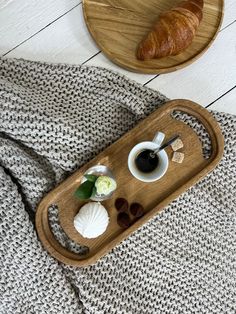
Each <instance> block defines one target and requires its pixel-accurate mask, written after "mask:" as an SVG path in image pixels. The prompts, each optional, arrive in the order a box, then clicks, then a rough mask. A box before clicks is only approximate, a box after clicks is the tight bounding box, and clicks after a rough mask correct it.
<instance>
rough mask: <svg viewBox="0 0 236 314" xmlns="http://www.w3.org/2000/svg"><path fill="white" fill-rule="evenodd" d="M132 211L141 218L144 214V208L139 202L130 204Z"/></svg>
mask: <svg viewBox="0 0 236 314" xmlns="http://www.w3.org/2000/svg"><path fill="white" fill-rule="evenodd" d="M130 212H131V214H132V215H133V216H134V217H136V218H139V217H141V216H143V215H144V208H143V206H142V205H141V204H139V203H132V204H131V205H130Z"/></svg>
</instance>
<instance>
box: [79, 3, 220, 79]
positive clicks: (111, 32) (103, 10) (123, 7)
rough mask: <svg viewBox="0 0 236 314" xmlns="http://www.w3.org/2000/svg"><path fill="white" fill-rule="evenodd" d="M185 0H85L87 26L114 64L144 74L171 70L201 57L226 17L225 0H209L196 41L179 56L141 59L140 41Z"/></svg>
mask: <svg viewBox="0 0 236 314" xmlns="http://www.w3.org/2000/svg"><path fill="white" fill-rule="evenodd" d="M180 1H181V0H145V1H143V0H83V9H84V17H85V21H86V23H87V27H88V29H89V31H90V33H91V35H92V36H93V38H94V40H95V41H96V43H97V44H98V46H99V47H100V49H101V50H102V51H103V52H104V53H105V54H106V55H107V57H108V58H109V59H110V60H111V61H113V62H114V63H116V64H118V65H120V66H121V67H124V68H125V69H128V70H131V71H134V72H141V73H151V74H152V73H153V74H158V73H167V72H171V71H175V70H178V69H181V68H183V67H185V66H187V65H188V64H191V63H192V62H194V61H195V60H197V59H198V58H199V57H200V56H201V55H202V54H203V53H204V52H205V51H206V50H207V49H208V48H209V47H210V45H211V44H212V42H213V40H214V39H215V37H216V35H217V32H218V31H219V29H220V26H221V22H222V19H223V8H224V1H223V0H205V2H204V9H203V20H202V22H201V25H200V27H199V29H198V32H197V34H196V36H195V38H194V40H193V43H192V44H191V45H190V46H189V47H188V48H187V49H186V50H185V51H184V52H182V53H181V54H179V55H178V56H171V57H165V58H161V59H154V60H151V61H139V60H137V59H136V49H137V45H138V43H139V42H140V41H141V40H142V39H143V38H144V37H145V35H146V34H147V33H148V32H149V31H150V29H151V28H152V27H153V24H154V23H155V21H156V19H157V17H158V15H159V14H160V13H161V12H164V11H166V10H168V9H170V8H172V7H173V6H175V5H176V4H178V3H179V2H180Z"/></svg>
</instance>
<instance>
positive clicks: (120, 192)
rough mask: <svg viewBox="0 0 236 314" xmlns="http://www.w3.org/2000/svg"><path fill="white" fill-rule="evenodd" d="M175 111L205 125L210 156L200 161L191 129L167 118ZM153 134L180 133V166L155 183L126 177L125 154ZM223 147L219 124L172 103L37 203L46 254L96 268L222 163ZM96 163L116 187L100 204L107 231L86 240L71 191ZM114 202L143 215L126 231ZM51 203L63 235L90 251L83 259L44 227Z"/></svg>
mask: <svg viewBox="0 0 236 314" xmlns="http://www.w3.org/2000/svg"><path fill="white" fill-rule="evenodd" d="M175 110H180V111H183V112H187V113H189V114H190V115H193V116H195V117H196V118H197V119H198V120H199V121H200V122H201V123H202V124H203V125H204V126H205V128H206V130H207V132H208V133H209V136H210V139H211V142H212V154H211V157H210V158H209V159H204V157H203V154H202V144H201V142H200V140H199V138H198V136H197V134H196V133H195V132H194V130H193V129H192V128H190V127H189V126H188V125H187V124H185V123H184V122H182V121H179V120H176V119H174V118H173V117H172V113H173V111H175ZM157 131H161V132H164V133H165V134H166V138H170V137H171V136H173V135H174V134H179V135H180V136H181V139H182V141H183V143H184V153H185V159H184V162H183V163H182V164H176V163H174V162H170V165H169V168H168V170H167V173H166V174H165V176H164V177H163V178H161V179H160V180H159V181H156V182H152V183H144V182H141V181H138V180H137V179H135V178H134V177H133V176H132V175H131V173H130V172H129V170H128V166H127V160H128V154H129V152H130V150H131V149H132V147H133V146H135V145H136V144H137V143H139V142H142V141H145V140H152V139H153V137H154V135H155V133H156V132H157ZM223 147H224V141H223V136H222V134H221V131H220V128H219V125H218V123H217V122H216V121H215V119H214V118H213V117H212V115H211V114H210V113H209V112H208V111H207V110H206V109H204V108H203V107H201V106H199V105H197V104H195V103H193V102H191V101H187V100H175V101H171V102H169V103H167V104H166V105H164V106H163V107H162V108H160V109H158V110H156V111H155V112H154V113H152V114H151V115H150V116H149V117H148V118H146V119H144V120H143V121H142V122H140V123H139V124H138V125H137V126H136V127H135V128H134V129H132V130H131V131H130V132H128V133H127V134H125V135H124V136H123V137H122V138H120V139H119V140H118V141H117V142H115V143H114V144H113V145H111V146H109V147H108V148H107V149H105V150H104V151H103V152H102V153H101V154H99V155H98V156H97V157H96V158H95V159H93V160H91V161H90V162H89V163H88V164H86V165H85V166H83V167H82V168H81V169H79V170H78V171H76V172H75V173H74V174H73V175H72V176H71V177H69V178H68V179H67V180H65V181H64V182H63V183H61V184H60V185H59V186H58V187H57V188H56V189H54V190H53V191H52V192H50V193H49V194H48V195H47V196H46V197H45V198H44V199H43V200H42V202H41V203H40V205H39V207H38V209H37V213H36V228H37V231H38V235H39V238H40V239H41V241H42V243H43V245H44V247H45V248H46V249H47V250H48V252H50V253H51V254H52V255H53V256H54V257H55V258H57V259H58V260H59V261H61V262H63V263H65V264H70V265H76V266H86V265H89V264H92V263H95V262H96V261H97V260H98V259H99V258H100V257H101V256H103V255H104V254H105V253H107V252H108V251H109V250H111V249H112V248H113V247H114V246H116V245H117V244H118V243H120V241H122V240H123V239H125V238H126V237H127V236H128V235H129V234H130V233H131V232H133V231H134V230H136V229H137V228H138V227H140V226H141V225H142V224H144V223H145V222H147V221H148V220H149V219H150V218H151V217H153V216H154V215H156V214H157V213H159V212H160V211H161V210H162V209H163V208H164V207H165V206H167V205H168V204H169V203H170V202H171V201H172V200H174V199H175V198H176V197H178V196H179V195H180V194H181V193H183V192H185V191H186V190H187V189H188V188H189V187H191V186H192V185H194V184H195V183H196V182H197V181H199V180H200V179H201V178H203V177H204V176H205V175H206V174H207V173H208V172H209V171H211V170H212V169H213V168H214V167H215V166H216V165H217V163H218V162H219V160H220V159H221V157H222V154H223ZM167 153H168V155H169V159H171V154H172V152H171V149H169V150H167ZM97 164H102V165H105V166H108V167H109V168H111V169H112V171H113V173H114V175H115V177H116V181H117V184H118V188H117V190H116V192H115V193H114V196H113V197H112V199H110V200H106V201H104V202H103V204H104V206H105V207H106V208H107V210H108V214H109V216H110V223H109V226H108V228H107V230H106V232H105V233H104V234H102V235H101V236H99V237H98V238H96V239H85V238H83V237H82V236H80V234H79V233H78V232H77V231H76V230H75V228H74V226H73V220H74V217H75V215H76V214H77V212H78V211H79V209H80V207H81V206H82V205H83V203H84V202H82V201H80V200H78V199H76V198H75V197H74V192H75V190H76V189H77V187H78V186H79V184H80V182H81V179H82V177H83V174H84V173H85V171H86V170H87V169H88V168H90V167H91V166H94V165H97ZM117 197H124V198H126V199H127V200H128V202H129V203H130V204H131V203H132V202H139V203H140V204H142V205H143V206H144V208H145V215H144V216H143V217H142V218H140V219H139V220H137V221H136V222H135V223H133V225H132V226H131V227H129V228H128V229H126V230H123V229H122V228H120V227H119V225H118V224H117V211H116V209H115V207H114V202H115V199H116V198H117ZM52 204H56V205H57V206H58V208H59V220H60V224H61V226H62V228H63V230H64V231H65V233H66V234H67V235H68V236H69V237H70V238H71V239H73V240H74V241H75V242H77V243H80V244H81V245H84V246H87V247H88V248H89V252H88V254H87V255H78V254H75V253H72V252H69V251H68V250H67V249H65V248H64V247H62V246H61V245H60V244H59V243H58V242H57V241H56V239H55V238H54V236H53V233H52V231H51V229H50V226H49V222H48V208H49V206H50V205H52Z"/></svg>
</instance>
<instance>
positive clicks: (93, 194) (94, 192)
mask: <svg viewBox="0 0 236 314" xmlns="http://www.w3.org/2000/svg"><path fill="white" fill-rule="evenodd" d="M96 194H97V189H96V187H95V186H94V187H93V190H92V195H91V197H94V196H95V195H96Z"/></svg>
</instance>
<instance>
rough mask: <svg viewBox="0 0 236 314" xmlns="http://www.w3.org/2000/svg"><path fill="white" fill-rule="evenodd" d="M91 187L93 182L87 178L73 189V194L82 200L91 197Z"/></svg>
mask: <svg viewBox="0 0 236 314" xmlns="http://www.w3.org/2000/svg"><path fill="white" fill-rule="evenodd" d="M93 187H94V182H91V181H88V180H87V181H85V182H84V183H82V184H81V185H80V186H79V188H78V189H77V190H76V191H75V196H76V197H78V198H80V199H82V200H86V199H88V198H90V197H91V195H92V192H93Z"/></svg>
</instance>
